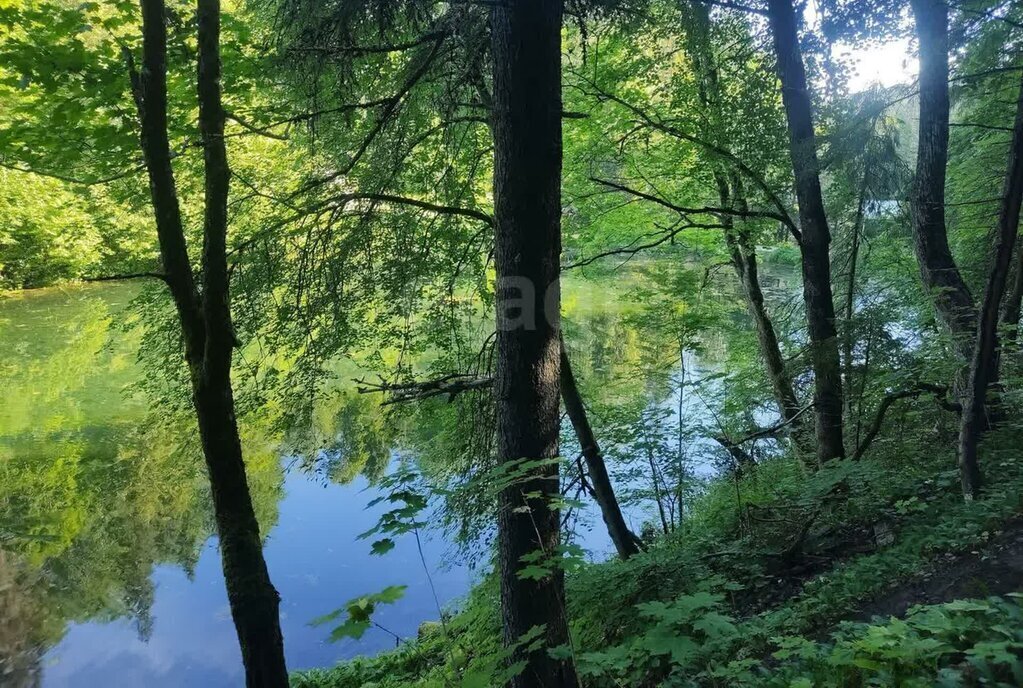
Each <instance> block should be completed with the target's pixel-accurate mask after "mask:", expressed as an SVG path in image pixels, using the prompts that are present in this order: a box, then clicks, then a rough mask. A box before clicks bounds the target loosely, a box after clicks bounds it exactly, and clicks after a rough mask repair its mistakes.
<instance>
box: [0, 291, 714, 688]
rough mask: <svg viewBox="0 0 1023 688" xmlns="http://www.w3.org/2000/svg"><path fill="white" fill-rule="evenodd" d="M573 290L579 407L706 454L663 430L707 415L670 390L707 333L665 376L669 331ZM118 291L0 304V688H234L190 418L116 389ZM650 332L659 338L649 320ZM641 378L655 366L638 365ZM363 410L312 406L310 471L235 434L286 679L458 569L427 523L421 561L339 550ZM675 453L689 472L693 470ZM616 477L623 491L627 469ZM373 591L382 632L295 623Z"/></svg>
mask: <svg viewBox="0 0 1023 688" xmlns="http://www.w3.org/2000/svg"><path fill="white" fill-rule="evenodd" d="M587 289H588V288H587V287H586V286H585V285H577V286H575V287H569V288H567V289H566V300H565V308H566V313H567V314H568V320H567V323H566V329H567V332H568V335H569V337H570V341H572V342H576V343H578V348H579V351H580V355H579V356H577V357H576V362H575V364H574V367H575V368H576V370H577V374H578V375H580V377H582V378H584V379H586V380H590V381H593V386H594V388H604V389H611V388H613V389H614V390H615V396H614V397H611V398H608V399H602V400H599V401H601V402H602V403H603V404H605V406H603V407H602V406H601V405H600V404H596V403H595V404H594V408H593V409H592V410H593V412H594V413H600V412H601V411H600V409H601V408H619V407H635V408H636V409H638V411H637V413H640V414H646V415H650V414H651V412H652V413H653V415H652V416H651V417H652V419H653V420H652V421H651V422H653V423H655V424H656V425H657V428H658V432H659V433H660V434H661V435H662V437H661V440H663V442H664V444H665V446H668V445H671V446H675V445H672V444H671V443H672V442H677V443H678V447H679V448H680V449H679V455H680V457H681V455H682V449H681V447H682V446H683V443H684V444H685V447H686V449H685V451H686V452H687V453H694V452H696V453H698V451H707V452H710V451H713V447H709V446H708V445H707V443H706V442H701V441H700V440H699V439H698V437H695V439H694V431H692V430H691V429H690V430H689V431H688V434H685V433H682V432H680V428H682V427H683V425H687V424H688V426H693V425H694V424H695V425H697V426H698V425H699V423H701V422H703V421H705V420H706V419H707V417H708V415H707V412H706V407H707V404H708V403H713V402H712V401H708V399H706V398H705V396H706V395H710V396H713V394H714V391H715V389H716V383H714V382H710V383H708V384H706V385H704V386H703V388H702V391H701V395H693V394H689V393H687V392H686V388H685V387H679V385H678V382H679V381H680V380H683V381H689V382H691V381H692V380H693V379H695V378H698V377H700V376H701V375H705V374H706V373H707V372H708V371H713V370H714V369H715V367H716V366H717V363H716V361H717V360H719V359H720V358H721V356H723V355H724V352H723V350H722V351H719V352H715V351H714V348H715V347H714V343H713V341H712V342H711V346H710V347H707V346H704V349H703V351H702V352H701V353H700V357H699V360H698V359H697V358H696V357H695V356H693V355H692V353H691V352H690V353H687V354H686V355H685V356H684V357H683V360H684V365H683V366H680V365H678V363H677V362H676V363H675V364H672V363H671V361H672V360H674V359H677V357H678V351H679V344H678V342H679V339H678V338H677V337H676V338H674V339H673V338H672V336H665V337H661V338H656V337H653V338H652V337H650V336H649V333H644V332H642V331H641V330H642V329H643V327H644V325H643V317H645V316H643V317H639V318H638V320H636V319H635V318H633V316H636V315H637V314H636V313H634V312H633V311H632V310H631V309H630V307H629V306H628V305H627V304H623V303H615V302H608V301H607V299H602V300H599V301H598V300H595V299H594V298H592V294H591V293H589V292H588V291H587ZM133 294H134V288H133V287H128V286H116V285H115V286H110V285H107V286H102V287H99V286H96V287H88V288H86V287H79V288H72V289H51V290H40V291H36V292H28V293H24V294H18V295H11V296H8V297H4V298H0V350H3V351H4V355H3V357H2V360H0V388H2V389H3V390H4V403H3V405H0V685H2V686H5V687H7V686H11V687H19V688H20V686H33V685H37V684H41V685H42V686H52V687H58V686H75V687H76V688H77V687H89V686H139V685H146V686H149V687H150V688H155V687H157V686H182V685H197V686H199V685H201V686H235V685H241V684H242V677H243V675H242V665H241V657H240V652H239V650H238V646H237V640H236V637H235V632H234V628H233V625H232V623H231V617H230V613H229V610H228V604H227V597H226V592H225V589H224V582H223V576H222V574H221V570H220V559H219V554H218V552H217V544H216V539H215V537H213V532H214V529H213V526H212V521H211V517H210V508H209V504H208V495H207V489H206V482H205V481H206V478H205V475H204V471H203V468H202V463H201V461H200V460H199V459H198V458H197V455H196V454H195V452H194V447H193V448H192V449H189V446H192V445H194V429H193V428H192V423H191V422H183V423H180V424H177V425H175V424H173V423H172V424H167V425H163V426H158V427H154V426H152V425H151V424H148V423H144V422H143V421H144V419H145V418H146V417H147V411H148V408H147V407H148V404H149V403H150V402H149V399H151V398H152V396H151V393H143V392H141V391H139V390H138V389H136V388H135V383H136V382H137V381H138V380H139V379H140V377H141V375H142V373H141V370H140V368H139V366H138V364H137V363H136V360H135V357H136V351H137V349H138V343H139V342H138V338H137V335H135V334H131V333H126V332H124V331H122V330H121V329H120V328H116V327H113V326H112V324H115V323H120V322H121V321H124V320H125V319H127V318H130V317H131V316H130V313H131V311H130V309H128V308H127V304H128V302H129V301H130V299H131V298H132V296H133ZM630 314H631V315H630ZM639 315H640V316H642V314H639ZM657 329H658V331H659V332H662V334H663V332H664V331H665V329H666V326H665V325H663V324H660V325H658V326H657ZM667 329H668V330H670V327H668V328H667ZM720 346H721V347H723V346H724V345H723V344H720ZM665 361H667V364H665V363H664V362H665ZM655 369H660V370H661V372H659V373H657V374H650V373H649V372H648V371H650V370H655ZM683 370H684V376H683V375H682V371H683ZM585 391H586V390H585V389H584V392H585ZM590 396H591V397H594V396H595V395H593V394H591V395H590ZM594 401H598V400H596V399H594ZM378 404H379V399H373V398H372V397H370V396H366V395H358V394H355V393H354V390H342V391H341V393H339V394H338V395H337V398H335V399H332V400H331V401H330V403H328V404H325V405H324V406H323V407H322V408H318V409H317V411H316V413H314V420H313V424H314V426H315V427H313V428H309V429H308V430H309V431H310V433H311V436H313V437H320V438H323V439H322V442H321V443H322V444H329V445H332V446H334V447H336V448H337V449H336V450H335V451H334V452H333V453H328V454H326V455H325V454H322V453H321V454H320V455H319V458H320V460H319V461H315V460H309V458H310V457H305V458H306V459H307V460H305V461H300V460H299V457H295V456H294V455H293V452H292V451H291V450H289V448H288V445H287V444H286V443H284V442H282V441H281V440H280V439H279V438H277V437H275V436H274V434H273V432H271V431H270V430H269V427H271V424H270V423H268V422H261V420H260V419H258V418H257V419H256V420H255V421H252V422H248V423H246V424H245V425H244V427H243V429H242V435H243V444H244V445H245V452H246V461H247V464H248V469H249V475H250V487H251V490H252V493H253V500H254V503H255V506H256V510H257V514H258V516H259V518H260V523H261V525H262V528H263V531H264V533H266V534H267V539H266V559H267V563H268V565H269V568H270V573H271V576H272V578H273V581H274V583H275V585H276V587H277V589H278V590H279V592H280V594H281V598H282V604H281V623H282V627H283V632H284V638H285V647H286V652H287V659H288V664H289V668H291V669H303V668H310V667H317V666H328V665H331V664H333V663H335V662H336V661H338V660H340V659H344V658H348V657H352V656H355V655H358V654H371V653H374V652H378V651H380V650H382V649H385V648H388V647H393V646H394V644H395V642H396V640H395V635H397V636H400V637H413V636H415V634H416V631H417V628H418V626H419V625H420V624H421V623H422V622H423V621H425V620H432V619H436V618H437V616H438V602H439V604H440V605H441V606H445V605H449V604H450V603H452V602H453V601H457V599H458V598H459V596H461V595H463V594H465V593H466V592H467V591H468V589H469V587H470V585H471V583H472V581H473V578H474V575H476V574H474V573H472V572H470V571H469V570H468V569H467V568H466V567H465V566H463V565H460V564H457V563H451V561H450V560H451V557H450V556H448V555H450V553H451V551H452V548H451V547H450V546H449V545H448V543H446V542H445V540H444V537H443V535H442V534H441V533H439V532H431V533H423V557H422V558H421V557H420V554H419V549H418V547H417V544H416V541H415V539H414V538H413V537H412V536H406V537H404V538H401V539H399V540H398V541H397V547H396V548H395V549H394V550H392V551H391V552H389V553H388V554H387V555H385V556H383V557H379V556H371V555H370V554H369V543H367V542H366V541H358V540H357V539H356V536H357V535H358V534H359V533H362V532H364V531H365V530H367V529H369V528H370V527H372V526H373V525H375V523H376V520H377V517H378V516H379V514H380V513H381V512H382V511H383V510H385V509H386V506H384V505H379V506H377V507H374V508H370V509H367V503H368V502H369V501H370V500H372V499H373V498H374V497H376V496H377V495H378V492H377V490H376V489H374V488H373V487H372V485H371V481H370V479H369V478H368V477H367V476H369V477H373V478H375V477H380V476H381V475H382V474H384V473H385V472H386V471H387V469H388V467H389V466H393V465H394V463H395V462H396V461H397V460H398V458H397V454H396V451H395V447H397V446H398V438H397V433H398V431H397V430H396V429H395V428H391V427H389V424H388V421H387V420H386V417H385V414H383V413H382V412H381V411H380V409H379V407H378ZM638 417H639V416H637V418H638ZM679 418H682V419H683V424H682V425H680V424H679ZM698 434H699V433H698V432H696V435H698ZM676 435H677V437H676ZM624 446H625V445H624V444H623V445H622V447H624ZM629 446H632V445H629ZM406 449H407V448H406ZM609 449H611V451H610V452H609V453H610V454H612V455H613V454H615V452H614V447H613V446H612V447H609ZM619 449H620V451H619V452H618V453H619V454H621V452H622V451H624V450H623V449H622V448H621V447H619ZM315 457H316V455H315V454H314V456H313V458H315ZM694 460H695V472H696V473H701V472H703V473H706V472H707V471H708V469H707V464H706V463H705V462H704V463H701V460H700V459H699V458H696V459H694ZM299 466H305V467H306V468H311V470H303V469H302V468H299ZM623 470H624V469H623ZM620 480H629V478H628V477H627V471H626V474H625V477H622V478H620ZM627 511H628V515H629V518H630V520H632V522H633V526H634V527H635V528H636V529H637V530H638V529H639V527H640V524H641V522H642V521H644V520H647V519H648V518H649V513H650V512H649V505H646V506H644V505H642V504H640V503H637V504H633V505H632V506H630V507H629V508H628V510H627ZM583 516H584V527H582V528H581V535H580V538H581V541H582V544H583V545H584V546H585V547H587V548H588V549H589V550H590V551H591V552H592V553H593V556H596V557H600V556H604V555H606V554H607V553H608V552H609V551H610V546H609V543H608V541H607V537H606V535H605V534H604V533H603V531H602V529H601V528H600V527H597V524H599V519H597V518H595V517H594V515H593V511H592V509H590V510H589V511H588V512H584V514H583ZM587 522H588V524H589V526H590V527H589V528H587V527H585V526H586V523H587ZM424 559H425V562H424ZM424 563H425V566H424ZM431 581H432V589H431ZM388 585H406V586H408V589H407V591H406V594H405V596H404V598H403V599H401V600H400V601H398V602H397V603H395V604H393V605H390V606H383V607H381V608H380V609H379V611H378V613H377V614H376V615H375V617H374V620H375V621H376V622H377V623H379V624H380V626H382V627H383V628H385V629H386V631H385V630H382V629H380V628H372V629H370V630H369V631H368V632H367V633H366V634H365V635H364V636H363V638H361V639H360V640H357V641H356V640H344V641H341V642H338V643H329V642H327V640H326V638H327V635H328V629H327V628H323V627H321V628H315V627H312V626H310V625H309V622H310V620H312V619H314V618H316V617H317V616H320V615H322V614H324V613H326V612H329V611H331V610H333V609H335V608H337V607H340V606H341V605H342V604H343V603H344V602H345V601H347V600H349V599H351V598H353V597H356V596H358V595H360V594H363V593H371V592H376V591H379V590H380V589H382V588H384V587H386V586H388ZM434 590H435V592H436V599H435V597H434Z"/></svg>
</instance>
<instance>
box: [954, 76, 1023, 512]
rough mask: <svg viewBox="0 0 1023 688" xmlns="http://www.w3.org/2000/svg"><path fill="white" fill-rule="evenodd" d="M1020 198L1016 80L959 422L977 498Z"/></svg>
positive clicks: (1022, 125)
mask: <svg viewBox="0 0 1023 688" xmlns="http://www.w3.org/2000/svg"><path fill="white" fill-rule="evenodd" d="M1021 202H1023V83H1021V84H1020V93H1019V98H1018V100H1017V105H1016V121H1015V124H1014V126H1013V131H1012V144H1011V147H1010V149H1009V165H1008V171H1007V172H1006V174H1005V186H1004V188H1003V191H1002V203H1001V207H1000V208H999V211H998V235H997V238H996V243H995V255H994V260H993V261H992V264H991V270H990V274H989V275H988V280H987V286H986V287H985V289H984V302H983V305H982V307H981V312H980V321H979V323H978V325H977V336H976V343H975V344H974V348H973V359H972V362H971V364H970V376H969V383H968V385H967V393H966V395H965V397H964V400H963V415H962V419H961V423H960V426H959V470H960V473H961V476H960V477H961V478H962V483H963V495H964V496H965V497H966V499H967V500H970V499H974V498H976V497H977V496H978V494H979V492H980V488H981V475H980V466H979V465H978V462H977V448H978V445H979V444H980V434H981V432H983V430H984V428H985V426H986V422H985V398H986V396H987V387H988V383H989V382H990V380H989V377H990V375H991V374H992V365H991V362H992V361H993V360H994V358H995V355H996V350H997V347H998V308H999V305H1000V303H1001V300H1002V295H1003V294H1004V293H1005V284H1006V281H1007V280H1008V276H1009V266H1010V263H1011V262H1012V249H1013V246H1014V245H1015V242H1016V233H1017V231H1018V228H1019V218H1020V204H1021Z"/></svg>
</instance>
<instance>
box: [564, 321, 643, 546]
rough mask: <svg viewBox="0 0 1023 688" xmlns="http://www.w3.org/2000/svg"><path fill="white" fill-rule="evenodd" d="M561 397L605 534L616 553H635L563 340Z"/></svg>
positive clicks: (635, 543)
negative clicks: (602, 520)
mask: <svg viewBox="0 0 1023 688" xmlns="http://www.w3.org/2000/svg"><path fill="white" fill-rule="evenodd" d="M561 398H562V400H563V401H564V402H565V410H566V411H567V412H568V419H569V420H570V421H571V422H572V427H573V428H574V429H575V434H576V437H577V438H579V447H580V449H581V451H582V454H583V460H584V461H585V462H586V472H587V473H589V476H590V484H591V485H592V486H593V498H594V500H595V501H596V502H597V506H599V507H600V514H601V516H602V517H603V519H604V525H605V526H607V533H608V535H610V536H611V541H612V542H613V543H614V546H615V549H616V550H617V551H618V556H619V557H621V558H622V559H628V558H629V557H631V556H632V555H633V554H637V553H638V552H639V543H638V540H637V538H636V536H635V534H633V532H632V531H631V530H629V526H628V525H627V524H626V523H625V517H624V516H622V509H621V507H620V506H619V504H618V498H617V497H616V496H615V492H614V487H613V486H612V485H611V477H610V476H609V475H608V474H607V466H606V465H605V464H604V455H603V454H602V453H601V451H600V445H599V444H598V443H597V438H596V437H595V436H594V434H593V428H592V427H591V426H590V421H589V418H587V416H586V408H585V407H584V406H583V400H582V397H581V396H579V387H578V386H577V385H576V383H575V375H573V374H572V365H571V363H570V362H569V360H568V351H567V350H566V349H565V343H564V341H562V342H561Z"/></svg>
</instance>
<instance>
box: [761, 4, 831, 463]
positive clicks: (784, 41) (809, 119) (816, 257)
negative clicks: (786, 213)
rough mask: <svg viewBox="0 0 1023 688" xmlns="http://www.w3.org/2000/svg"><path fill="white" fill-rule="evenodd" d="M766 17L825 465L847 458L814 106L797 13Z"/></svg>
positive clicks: (776, 9) (776, 11) (788, 7)
mask: <svg viewBox="0 0 1023 688" xmlns="http://www.w3.org/2000/svg"><path fill="white" fill-rule="evenodd" d="M767 14H768V20H769V22H770V25H771V33H772V35H773V39H774V52H775V55H776V57H777V61H778V62H777V69H778V77H779V79H780V81H781V93H782V102H783V103H784V105H785V116H786V118H787V120H788V124H789V154H790V156H791V158H792V170H793V172H794V173H795V180H796V198H797V200H798V203H799V229H800V234H801V237H800V241H799V248H800V251H801V253H802V270H803V301H804V303H805V305H806V321H807V325H808V328H809V334H810V361H811V364H812V366H813V373H814V385H815V387H814V412H815V414H816V421H817V459H818V461H819V462H821V463H823V462H825V461H828V460H830V459H834V458H839V457H842V456H844V455H845V448H844V446H843V443H842V374H841V368H840V366H839V357H838V336H837V332H836V330H835V304H834V301H833V298H832V292H831V257H830V255H829V250H828V249H829V245H830V243H831V234H830V230H829V228H828V218H827V214H826V212H825V209H824V198H823V196H822V194H821V182H820V166H819V163H818V160H817V137H816V134H815V133H814V129H813V126H814V125H813V106H812V104H811V102H810V92H809V86H808V84H807V81H806V70H805V68H804V66H803V56H802V51H801V50H800V47H799V34H798V31H797V22H796V12H795V8H794V7H793V5H792V1H791V0H769V2H768V13H767Z"/></svg>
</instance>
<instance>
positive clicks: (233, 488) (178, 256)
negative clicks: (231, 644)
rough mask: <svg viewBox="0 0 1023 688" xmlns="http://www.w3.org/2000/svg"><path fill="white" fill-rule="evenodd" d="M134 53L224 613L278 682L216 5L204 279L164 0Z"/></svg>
mask: <svg viewBox="0 0 1023 688" xmlns="http://www.w3.org/2000/svg"><path fill="white" fill-rule="evenodd" d="M141 6H142V24H143V47H142V51H143V61H142V70H141V73H138V72H136V71H135V70H134V68H132V69H131V77H132V89H133V93H134V95H135V101H136V105H137V106H138V110H139V117H140V120H141V125H142V126H141V145H142V152H143V156H144V159H145V162H146V168H147V171H148V173H149V185H150V193H151V197H152V203H153V209H154V214H155V217H156V225H157V235H158V238H159V244H160V255H161V262H162V264H163V269H164V274H165V279H166V281H167V284H168V286H169V287H170V291H171V295H172V297H173V300H174V304H175V307H176V309H177V312H178V317H179V320H180V322H181V328H182V333H183V335H184V341H185V358H186V361H187V363H188V367H189V373H190V379H191V384H192V398H193V402H194V405H195V410H196V416H197V419H198V423H199V434H200V437H201V440H202V448H203V455H204V457H205V459H206V466H207V469H208V472H209V477H210V487H211V492H212V495H213V506H214V516H215V518H216V522H217V532H218V535H219V538H220V552H221V559H222V562H223V569H224V579H225V582H226V585H227V594H228V601H229V603H230V606H231V615H232V617H233V619H234V624H235V629H236V630H237V633H238V640H239V644H240V645H241V651H242V661H243V662H244V664H245V675H246V685H247V686H249V687H250V688H284V687H286V686H287V685H288V673H287V668H286V665H285V661H284V645H283V639H282V636H281V631H280V619H279V614H278V604H279V598H278V595H277V591H276V590H275V589H274V587H273V584H272V583H271V582H270V576H269V573H268V572H267V568H266V562H265V560H264V559H263V550H262V542H261V539H260V535H259V523H258V522H257V521H256V516H255V511H254V510H253V507H252V498H251V495H250V493H249V488H248V483H247V480H246V476H245V464H244V461H243V459H242V448H241V441H240V439H239V435H238V427H237V422H236V419H235V412H234V398H233V395H232V390H231V359H232V352H233V347H234V344H235V338H234V331H233V328H232V325H231V311H230V296H229V290H228V270H227V252H226V241H227V194H228V184H229V179H230V169H229V167H228V163H227V152H226V149H225V146H224V136H223V134H224V111H223V106H222V104H221V94H220V48H219V44H220V6H219V2H218V1H217V0H199V2H198V8H197V9H198V12H197V15H196V18H197V29H198V53H199V68H198V100H199V130H200V134H201V137H202V142H203V157H204V171H205V201H206V203H205V211H204V241H203V256H202V262H203V271H202V274H203V279H204V283H203V289H202V292H201V294H200V292H199V290H198V289H197V287H196V281H195V277H194V274H193V272H192V267H191V264H190V262H189V258H188V249H187V245H186V242H185V233H184V227H183V224H182V220H181V212H180V209H179V205H178V199H177V189H176V185H175V182H174V173H173V170H172V167H171V157H170V145H169V142H168V137H167V66H166V55H167V37H166V26H165V21H166V19H165V14H166V8H165V6H164V2H163V0H141Z"/></svg>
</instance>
